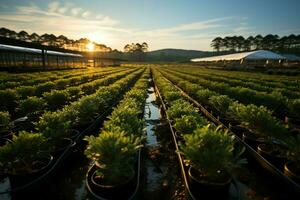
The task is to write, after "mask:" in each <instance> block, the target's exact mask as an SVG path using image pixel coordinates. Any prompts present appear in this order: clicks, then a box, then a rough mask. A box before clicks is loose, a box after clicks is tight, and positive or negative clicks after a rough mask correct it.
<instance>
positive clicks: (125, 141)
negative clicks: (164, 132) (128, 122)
mask: <svg viewBox="0 0 300 200" xmlns="http://www.w3.org/2000/svg"><path fill="white" fill-rule="evenodd" d="M85 140H86V141H88V143H89V144H88V146H87V149H86V150H85V155H86V156H87V157H88V158H90V159H93V160H95V161H96V162H97V165H98V167H99V169H98V170H97V175H98V176H100V177H102V179H103V181H104V183H105V184H107V185H116V184H119V183H122V182H125V181H126V180H128V178H131V177H132V176H133V174H134V169H133V166H134V165H133V163H134V156H135V155H136V153H137V151H138V150H139V149H140V148H141V147H142V145H141V141H140V139H139V138H137V137H133V136H128V135H126V133H125V132H109V131H102V133H101V134H100V135H99V136H98V137H94V136H90V137H85Z"/></svg>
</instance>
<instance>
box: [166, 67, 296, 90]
mask: <svg viewBox="0 0 300 200" xmlns="http://www.w3.org/2000/svg"><path fill="white" fill-rule="evenodd" d="M172 68H173V69H178V71H180V69H181V67H175V68H174V67H173V66H172ZM189 70H191V71H193V72H194V73H193V74H196V73H199V74H201V73H202V74H208V75H212V76H218V77H224V78H229V79H233V80H240V81H244V80H245V79H247V81H249V82H253V83H256V84H258V85H262V86H266V87H271V88H282V89H289V90H291V91H298V90H297V88H298V87H299V86H298V85H299V81H297V79H296V78H291V77H287V76H269V75H265V74H262V73H253V72H241V71H226V70H222V71H220V70H213V69H207V68H199V67H195V66H193V67H188V66H186V67H185V71H189ZM181 71H182V70H181Z"/></svg>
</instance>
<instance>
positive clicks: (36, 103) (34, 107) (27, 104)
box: [19, 96, 45, 114]
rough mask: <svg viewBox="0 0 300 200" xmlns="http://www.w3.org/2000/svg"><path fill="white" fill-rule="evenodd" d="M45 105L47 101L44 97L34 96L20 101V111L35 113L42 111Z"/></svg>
mask: <svg viewBox="0 0 300 200" xmlns="http://www.w3.org/2000/svg"><path fill="white" fill-rule="evenodd" d="M44 106H45V101H44V99H43V98H40V97H36V96H32V97H28V98H27V99H25V100H21V101H20V104H19V111H20V113H22V114H34V113H37V112H39V111H42V110H43V109H44Z"/></svg>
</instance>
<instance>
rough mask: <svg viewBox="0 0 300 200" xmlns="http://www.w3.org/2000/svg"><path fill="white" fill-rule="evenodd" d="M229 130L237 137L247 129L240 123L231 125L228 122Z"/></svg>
mask: <svg viewBox="0 0 300 200" xmlns="http://www.w3.org/2000/svg"><path fill="white" fill-rule="evenodd" d="M229 130H231V131H232V132H233V133H234V134H235V135H237V136H238V137H239V138H242V137H243V133H245V132H248V130H247V129H246V128H245V127H243V126H241V125H231V124H230V123H229Z"/></svg>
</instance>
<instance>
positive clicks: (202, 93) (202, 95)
mask: <svg viewBox="0 0 300 200" xmlns="http://www.w3.org/2000/svg"><path fill="white" fill-rule="evenodd" d="M214 95H216V93H215V92H213V91H211V90H209V89H202V90H198V91H197V94H196V96H197V100H198V101H199V103H201V104H204V105H207V104H208V101H209V98H210V97H212V96H214Z"/></svg>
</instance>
